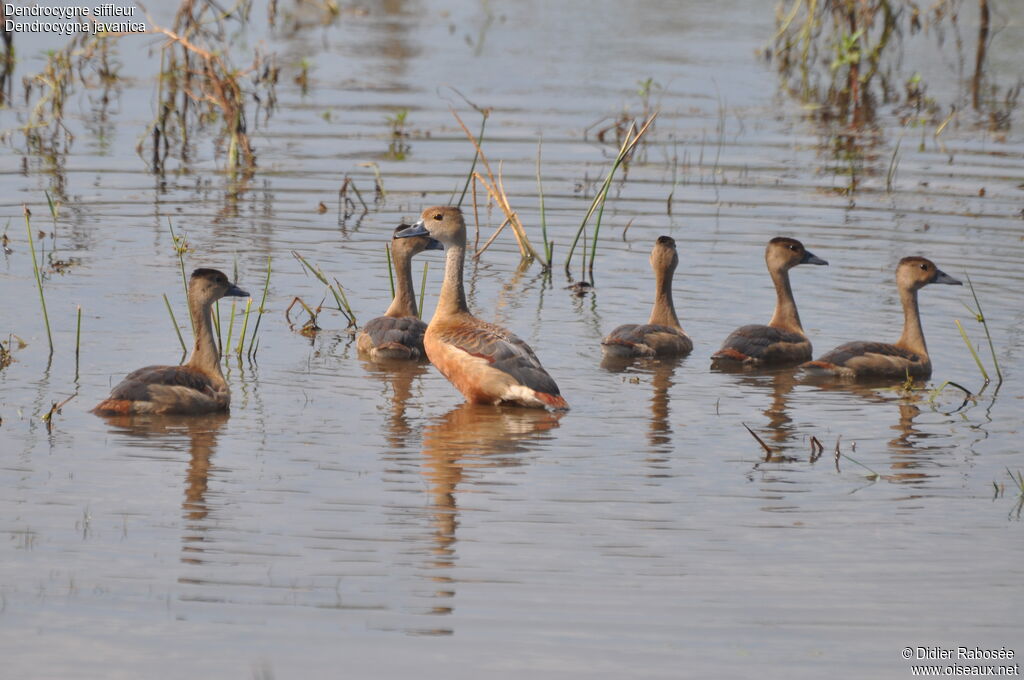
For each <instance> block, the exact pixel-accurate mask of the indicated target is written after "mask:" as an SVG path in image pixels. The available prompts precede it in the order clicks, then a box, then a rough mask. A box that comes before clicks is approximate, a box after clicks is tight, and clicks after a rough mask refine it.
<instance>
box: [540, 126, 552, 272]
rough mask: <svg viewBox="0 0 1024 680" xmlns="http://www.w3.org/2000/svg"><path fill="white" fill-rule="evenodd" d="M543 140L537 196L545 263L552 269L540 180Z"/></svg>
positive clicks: (542, 186) (542, 189) (542, 188)
mask: <svg viewBox="0 0 1024 680" xmlns="http://www.w3.org/2000/svg"><path fill="white" fill-rule="evenodd" d="M542 143H543V140H541V141H539V142H537V195H538V196H539V197H540V233H541V238H543V239H544V257H545V258H547V261H546V262H545V263H544V266H545V268H546V269H551V243H550V242H549V241H548V218H547V212H546V211H545V210H544V184H543V182H541V179H540V149H541V144H542Z"/></svg>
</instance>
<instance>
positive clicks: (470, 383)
mask: <svg viewBox="0 0 1024 680" xmlns="http://www.w3.org/2000/svg"><path fill="white" fill-rule="evenodd" d="M396 236H397V237H398V238H411V237H414V236H429V237H430V238H433V239H436V240H438V241H440V242H441V244H442V245H443V246H444V249H445V270H444V283H443V284H442V286H441V295H440V297H439V298H438V301H437V309H436V310H435V312H434V316H433V318H432V319H431V320H430V323H429V324H428V325H427V332H426V333H425V334H424V336H423V346H424V348H425V349H426V352H427V357H428V358H429V359H430V361H431V363H433V364H434V365H435V366H437V368H438V370H439V371H441V373H442V374H443V375H444V376H445V377H446V378H448V380H449V381H450V382H451V383H452V384H453V385H455V387H456V388H458V390H459V391H460V392H462V394H463V395H464V396H465V397H466V401H468V402H471V403H475V404H500V403H513V404H519V405H522V406H533V407H541V408H543V407H549V408H554V409H567V408H568V407H569V404H568V403H567V402H566V401H565V399H564V398H562V396H561V394H560V393H559V391H558V385H556V384H555V381H554V380H552V378H551V376H550V375H548V372H547V371H545V370H544V367H543V366H541V363H540V360H539V359H537V355H536V354H534V352H533V350H532V349H530V346H529V345H527V344H526V343H525V342H523V341H522V340H520V339H519V338H517V337H516V336H515V335H513V334H512V333H510V332H509V331H507V330H505V329H504V328H502V327H501V326H498V325H496V324H492V323H487V322H486V321H481V320H480V319H478V318H476V317H475V316H473V315H472V314H471V313H470V311H469V307H468V306H467V304H466V293H465V291H464V289H463V284H462V270H463V265H464V262H465V259H466V223H465V221H464V220H463V217H462V211H461V210H460V209H459V208H457V207H451V206H449V207H435V208H427V209H426V210H424V211H423V214H422V215H421V217H420V220H419V222H417V223H416V224H414V225H412V226H411V227H409V228H407V229H404V230H402V231H400V232H398V233H397V234H396Z"/></svg>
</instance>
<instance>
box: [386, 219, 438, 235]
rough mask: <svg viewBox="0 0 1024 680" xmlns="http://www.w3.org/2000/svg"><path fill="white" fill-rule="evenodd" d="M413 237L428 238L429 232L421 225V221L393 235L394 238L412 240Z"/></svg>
mask: <svg viewBox="0 0 1024 680" xmlns="http://www.w3.org/2000/svg"><path fill="white" fill-rule="evenodd" d="M413 236H428V237H429V236H430V232H429V231H427V228H426V227H425V226H424V225H423V220H420V221H419V222H417V223H416V224H413V225H411V226H408V227H406V228H405V229H402V230H400V231H399V232H398V233H397V234H395V238H412V237H413Z"/></svg>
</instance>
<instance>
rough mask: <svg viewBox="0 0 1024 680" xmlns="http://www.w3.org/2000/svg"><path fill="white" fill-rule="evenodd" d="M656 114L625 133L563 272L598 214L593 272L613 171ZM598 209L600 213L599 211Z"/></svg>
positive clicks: (591, 258) (573, 243)
mask: <svg viewBox="0 0 1024 680" xmlns="http://www.w3.org/2000/svg"><path fill="white" fill-rule="evenodd" d="M657 116H658V113H657V112H654V113H652V114H651V116H650V118H648V119H647V120H646V121H645V122H644V124H643V125H641V126H640V128H639V130H638V129H637V127H636V123H632V124H630V126H629V129H628V130H627V131H626V136H625V138H624V139H623V140H622V145H621V146H620V147H619V152H618V154H616V156H615V160H614V161H613V162H612V167H611V169H610V170H609V171H608V175H607V176H606V177H605V180H604V183H603V184H602V185H601V189H600V190H599V191H598V192H597V194H595V195H594V200H593V201H592V202H591V203H590V208H589V209H588V210H587V214H586V215H584V217H583V221H582V222H581V223H580V227H579V229H577V230H576V236H575V237H574V238H573V241H572V245H571V246H569V253H568V255H566V257H565V271H566V272H568V271H569V268H570V266H571V263H572V256H573V253H575V252H576V245H577V244H578V243H579V240H580V237H581V236H582V235H583V233H584V230H585V229H586V227H587V222H589V221H590V218H591V217H592V216H593V215H594V213H595V212H598V216H597V222H596V224H595V226H594V236H593V239H592V243H591V251H590V264H589V269H590V271H593V270H594V258H595V257H596V256H597V238H598V234H600V232H601V216H602V215H603V212H604V204H605V201H606V199H607V197H608V190H609V189H610V188H611V185H612V179H613V178H614V177H615V171H616V170H618V169H619V167H620V166H621V165H622V164H623V163H624V162H625V161H626V160H627V159H628V158H629V157H630V155H631V154H632V153H633V151H634V149H636V146H637V144H639V142H640V140H641V138H642V137H643V136H644V133H646V132H647V130H648V129H649V128H650V126H651V124H652V123H654V119H655V118H657ZM599 209H600V211H599ZM583 253H584V255H583V258H584V260H585V259H586V249H585V248H584V250H583Z"/></svg>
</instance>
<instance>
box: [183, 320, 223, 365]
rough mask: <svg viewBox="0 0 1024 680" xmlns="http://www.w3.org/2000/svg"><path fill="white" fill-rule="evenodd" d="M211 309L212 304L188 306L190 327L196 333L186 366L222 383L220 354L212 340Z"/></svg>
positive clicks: (215, 342) (214, 341)
mask: <svg viewBox="0 0 1024 680" xmlns="http://www.w3.org/2000/svg"><path fill="white" fill-rule="evenodd" d="M212 307H213V303H212V302H209V303H205V304H189V313H190V314H191V315H192V326H193V327H194V328H195V331H196V344H195V348H194V349H193V350H192V356H190V357H189V359H188V363H187V364H186V365H187V366H189V367H190V368H194V369H197V370H199V371H202V372H203V373H204V374H206V375H208V376H210V377H212V378H219V379H220V381H221V382H223V381H224V374H223V373H221V372H220V352H219V351H218V350H217V341H216V340H214V338H213V314H212Z"/></svg>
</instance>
